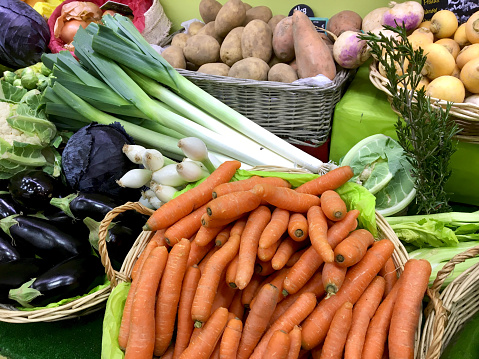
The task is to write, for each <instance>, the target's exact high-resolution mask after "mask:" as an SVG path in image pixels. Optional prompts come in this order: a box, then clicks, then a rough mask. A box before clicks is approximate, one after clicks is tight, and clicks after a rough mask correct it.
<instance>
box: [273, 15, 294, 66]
mask: <svg viewBox="0 0 479 359" xmlns="http://www.w3.org/2000/svg"><path fill="white" fill-rule="evenodd" d="M273 51H274V54H275V55H276V57H277V58H278V59H280V60H281V61H282V62H289V61H291V60H292V59H293V58H294V40H293V18H292V17H291V16H288V17H285V18H284V19H283V20H281V21H280V22H278V25H276V28H275V29H274V32H273Z"/></svg>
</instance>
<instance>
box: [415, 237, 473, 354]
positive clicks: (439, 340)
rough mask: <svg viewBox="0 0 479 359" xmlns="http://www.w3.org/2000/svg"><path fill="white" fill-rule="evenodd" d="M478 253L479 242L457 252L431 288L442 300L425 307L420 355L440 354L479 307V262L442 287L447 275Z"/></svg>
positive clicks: (434, 295) (434, 294) (431, 291)
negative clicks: (474, 245) (432, 305)
mask: <svg viewBox="0 0 479 359" xmlns="http://www.w3.org/2000/svg"><path fill="white" fill-rule="evenodd" d="M478 254H479V246H476V247H473V248H470V249H468V250H466V251H464V252H462V253H460V254H457V255H456V256H454V257H453V258H452V259H451V260H450V261H449V262H448V263H446V264H445V265H444V267H443V268H442V269H441V270H440V271H439V273H438V274H437V276H436V279H435V281H434V283H433V284H432V286H431V287H430V289H429V292H430V293H431V295H432V296H433V297H436V298H437V300H438V301H439V302H440V303H439V305H434V309H432V308H429V307H427V308H426V310H425V312H426V314H427V318H426V321H425V324H424V329H423V334H422V337H421V351H420V353H419V354H420V355H419V357H418V358H417V359H423V358H425V359H438V358H440V356H441V354H442V352H443V351H444V349H445V348H446V346H447V345H448V344H449V342H450V341H451V338H452V337H453V335H454V334H455V333H456V332H458V331H459V330H460V329H461V328H462V327H463V325H464V324H465V322H466V321H467V320H468V319H469V318H471V317H472V316H474V314H475V313H477V312H478V311H479V301H478V300H477V296H478V294H479V282H478V276H479V264H475V265H473V266H471V267H470V268H469V269H467V270H466V271H464V272H463V273H462V274H461V275H459V276H458V277H457V278H456V279H454V280H453V281H452V282H451V283H450V284H448V285H447V287H446V288H444V289H443V290H442V291H441V289H442V287H443V283H444V281H445V279H446V278H447V277H448V276H449V275H450V274H451V273H452V272H453V271H454V268H455V266H456V265H457V264H459V263H462V262H464V261H465V260H466V259H469V258H473V257H475V256H477V255H478Z"/></svg>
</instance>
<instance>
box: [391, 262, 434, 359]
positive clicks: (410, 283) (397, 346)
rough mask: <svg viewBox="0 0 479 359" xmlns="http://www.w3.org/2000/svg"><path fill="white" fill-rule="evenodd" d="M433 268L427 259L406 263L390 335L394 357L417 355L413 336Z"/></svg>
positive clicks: (392, 356)
mask: <svg viewBox="0 0 479 359" xmlns="http://www.w3.org/2000/svg"><path fill="white" fill-rule="evenodd" d="M431 270H432V269H431V264H430V263H429V262H428V261H427V260H425V259H410V260H408V261H407V262H406V264H405V265H404V271H403V273H402V274H401V277H404V278H403V279H404V282H403V284H402V285H401V290H400V291H399V292H398V295H397V299H396V303H395V304H394V309H393V313H392V317H391V324H390V325H391V328H390V329H389V335H388V349H389V357H390V358H391V359H399V358H412V359H413V358H414V336H415V334H416V329H417V327H418V325H419V316H420V314H421V305H422V300H423V298H424V293H425V292H426V289H427V286H428V283H429V277H430V276H431Z"/></svg>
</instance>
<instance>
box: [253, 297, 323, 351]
mask: <svg viewBox="0 0 479 359" xmlns="http://www.w3.org/2000/svg"><path fill="white" fill-rule="evenodd" d="M315 307H316V296H315V295H314V294H313V293H311V292H308V293H303V294H301V295H300V296H299V297H298V299H297V300H296V301H295V302H294V303H293V304H291V306H290V307H289V308H288V309H287V310H286V311H285V312H284V313H283V314H282V315H281V316H280V317H279V318H278V319H277V320H276V321H275V322H274V323H273V324H272V325H271V327H269V328H268V330H267V331H266V333H264V335H263V337H262V338H261V340H260V341H259V343H258V344H257V345H256V348H255V349H254V351H253V354H252V355H251V357H250V358H251V359H254V358H258V359H260V358H263V357H264V355H265V350H266V346H267V344H268V341H269V340H270V338H271V337H272V335H273V333H274V332H275V331H277V330H284V331H285V332H289V331H291V330H293V328H294V327H295V326H296V325H299V324H300V323H301V322H302V321H303V320H304V319H305V318H306V317H307V316H308V315H309V314H310V313H311V312H312V311H313V309H314V308H315Z"/></svg>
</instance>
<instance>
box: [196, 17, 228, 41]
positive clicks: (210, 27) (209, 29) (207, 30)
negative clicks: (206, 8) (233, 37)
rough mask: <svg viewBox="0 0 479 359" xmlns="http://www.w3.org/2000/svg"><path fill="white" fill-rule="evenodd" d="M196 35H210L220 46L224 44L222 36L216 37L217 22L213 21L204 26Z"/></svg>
mask: <svg viewBox="0 0 479 359" xmlns="http://www.w3.org/2000/svg"><path fill="white" fill-rule="evenodd" d="M196 35H210V36H213V37H214V38H215V39H216V41H218V43H219V44H221V43H222V42H223V38H222V37H220V36H217V35H216V31H215V22H214V21H211V22H209V23H207V24H206V25H205V26H203V27H202V28H201V29H200V30H199V31H198V32H197V33H196Z"/></svg>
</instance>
